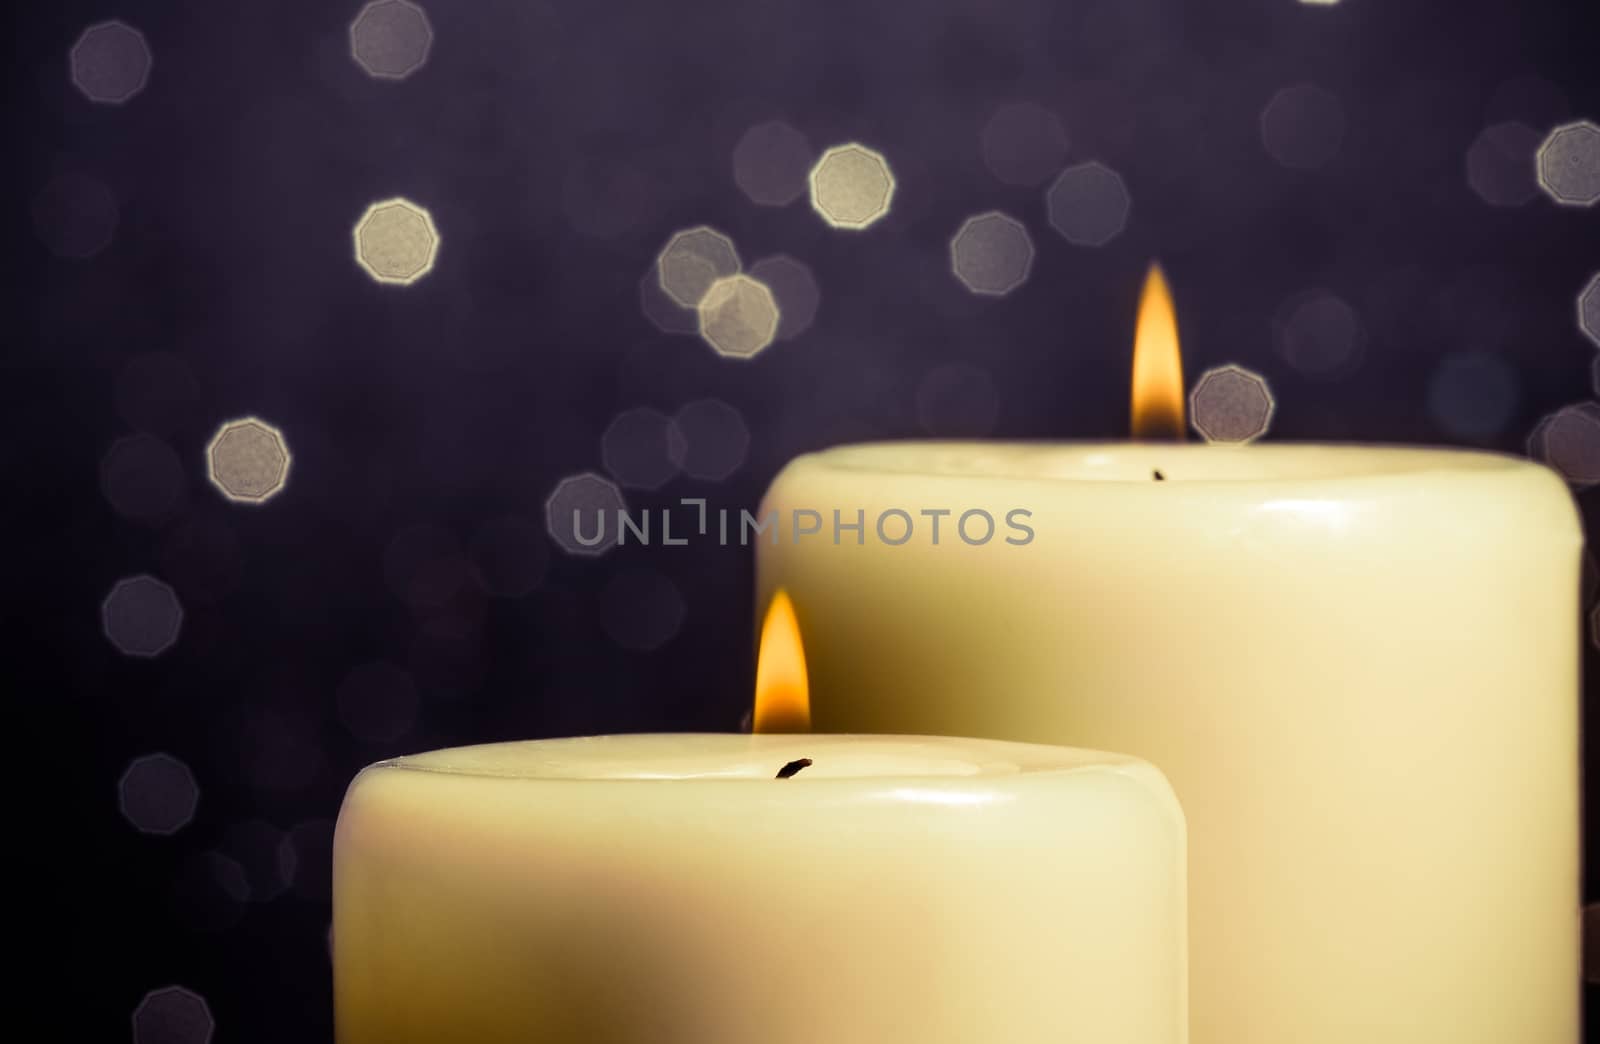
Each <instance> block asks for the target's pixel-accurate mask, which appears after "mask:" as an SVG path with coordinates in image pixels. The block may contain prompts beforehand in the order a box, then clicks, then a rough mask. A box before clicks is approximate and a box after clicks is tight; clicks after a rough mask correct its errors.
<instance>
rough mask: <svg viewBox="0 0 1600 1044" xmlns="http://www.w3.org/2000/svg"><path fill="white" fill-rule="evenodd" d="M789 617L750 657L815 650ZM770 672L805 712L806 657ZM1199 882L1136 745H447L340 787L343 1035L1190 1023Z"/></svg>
mask: <svg viewBox="0 0 1600 1044" xmlns="http://www.w3.org/2000/svg"><path fill="white" fill-rule="evenodd" d="M790 619H791V621H792V618H790ZM788 626H789V627H790V628H791V630H790V631H789V632H788V637H787V638H786V639H785V640H787V641H789V642H790V643H791V648H789V649H787V650H785V651H780V652H776V653H774V654H772V656H771V657H770V658H769V656H768V655H763V657H762V662H763V663H770V662H777V663H778V664H780V665H782V664H789V665H791V668H792V666H793V665H794V664H796V663H803V660H802V658H801V656H800V655H799V653H798V646H797V645H794V644H793V643H794V642H796V641H797V639H796V638H795V637H794V635H793V632H792V622H791V623H790V624H789V625H788ZM780 637H782V635H780ZM775 640H776V639H775ZM763 679H764V680H763V685H765V686H767V687H768V690H769V691H772V692H780V693H782V694H783V696H782V698H783V699H784V700H785V701H786V702H788V703H789V712H788V713H789V715H790V718H789V720H791V721H797V723H803V721H801V720H800V719H796V718H795V715H796V714H797V713H798V714H800V715H801V718H802V719H803V711H802V710H797V708H795V707H794V706H793V703H792V699H793V697H794V696H795V694H796V692H797V690H803V688H804V675H803V672H802V673H801V674H800V675H799V677H798V678H797V677H796V675H795V674H794V672H793V670H792V669H791V670H788V671H784V670H771V669H769V670H767V671H765V672H764V673H763ZM759 702H761V701H760V700H759V699H758V703H759ZM1184 903H1185V886H1184V828H1183V817H1182V813H1181V812H1180V811H1179V809H1178V806H1177V802H1176V799H1175V798H1174V797H1173V795H1172V792H1171V789H1170V788H1169V787H1168V785H1167V783H1166V781H1165V779H1164V778H1163V777H1162V776H1161V774H1160V773H1159V772H1158V771H1156V770H1155V769H1153V768H1151V767H1150V766H1149V765H1148V764H1146V763H1144V762H1141V761H1138V760H1136V759H1132V758H1128V757H1124V756H1120V755H1113V754H1102V753H1097V752H1092V751H1084V750H1071V749H1064V748H1059V747H1047V746H1040V745H1034V744H1019V743H1005V742H999V741H993V740H981V739H980V740H972V739H951V738H936V737H935V738H928V737H904V736H893V737H885V736H821V735H794V734H785V735H751V736H739V735H640V736H607V737H596V738H581V739H564V740H546V741H534V742H522V743H501V744H493V745H489V746H480V747H467V748H460V749H456V750H443V751H435V752H433V753H429V754H420V755H416V756H412V757H404V758H399V759H396V760H393V761H387V762H383V763H380V764H378V765H374V766H372V767H370V768H368V769H366V770H365V771H363V772H362V773H361V774H360V776H358V777H357V779H356V781H355V782H354V783H353V784H352V786H351V788H350V791H349V793H348V795H347V796H346V798H345V803H344V807H343V809H342V810H341V812H340V816H339V824H338V831H337V835H336V840H335V859H334V932H333V939H334V983H335V1010H336V1024H337V1036H338V1040H339V1041H340V1044H377V1042H382V1044H407V1042H417V1044H422V1042H427V1044H437V1042H439V1041H446V1040H448V1041H472V1042H473V1044H500V1042H506V1044H511V1042H516V1044H526V1042H528V1041H535V1040H537V1041H540V1042H543V1044H644V1042H649V1044H755V1042H761V1044H817V1042H823V1041H826V1042H828V1044H883V1042H885V1041H916V1042H918V1044H975V1042H980V1041H997V1042H999V1041H1003V1042H1006V1044H1060V1042H1062V1041H1075V1040H1084V1041H1091V1040H1092V1041H1095V1042H1096V1044H1183V1042H1185V1041H1187V1039H1188V1031H1187V1024H1186V1020H1187V1011H1186V1007H1185V1005H1186V996H1185V994H1186V947H1185V941H1184V934H1185V923H1186V922H1185V912H1184Z"/></svg>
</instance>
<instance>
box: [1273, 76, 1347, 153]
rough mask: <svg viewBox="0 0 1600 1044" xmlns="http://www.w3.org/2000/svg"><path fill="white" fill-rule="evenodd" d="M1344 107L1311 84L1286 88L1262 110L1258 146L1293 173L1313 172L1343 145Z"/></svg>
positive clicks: (1331, 96)
mask: <svg viewBox="0 0 1600 1044" xmlns="http://www.w3.org/2000/svg"><path fill="white" fill-rule="evenodd" d="M1344 130H1345V119H1344V106H1342V105H1340V104H1339V99H1338V98H1336V97H1334V95H1333V94H1332V93H1330V92H1328V91H1326V90H1324V89H1323V88H1321V87H1318V86H1317V85H1315V84H1311V83H1299V84H1295V85H1294V86H1292V87H1285V88H1283V89H1282V90H1280V91H1279V92H1278V93H1277V94H1274V95H1273V96H1272V100H1271V101H1269V102H1267V106H1266V108H1264V109H1262V110H1261V145H1262V147H1263V148H1265V149H1266V150H1267V154H1268V155H1270V156H1271V157H1272V158H1273V159H1275V160H1277V161H1278V163H1279V164H1280V165H1282V166H1285V167H1288V168H1290V169H1292V170H1315V169H1316V168H1318V167H1321V166H1325V165H1326V164H1327V163H1328V162H1329V161H1330V160H1332V159H1333V158H1334V157H1335V156H1337V155H1338V154H1339V146H1340V145H1342V144H1343V143H1344Z"/></svg>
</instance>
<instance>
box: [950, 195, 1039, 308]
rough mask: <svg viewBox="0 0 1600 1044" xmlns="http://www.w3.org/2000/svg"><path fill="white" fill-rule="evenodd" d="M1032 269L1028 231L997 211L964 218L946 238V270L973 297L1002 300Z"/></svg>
mask: <svg viewBox="0 0 1600 1044" xmlns="http://www.w3.org/2000/svg"><path fill="white" fill-rule="evenodd" d="M1032 268H1033V239H1032V237H1030V236H1029V235H1028V229H1027V228H1026V226H1024V225H1023V224H1022V222H1020V221H1018V220H1017V219H1016V218H1014V217H1011V216H1010V215H1009V214H1002V213H1000V212H999V211H998V210H991V211H989V212H988V213H986V214H977V215H974V216H973V217H969V218H967V220H966V221H964V222H962V224H961V228H960V229H958V230H957V231H956V234H955V235H954V236H953V237H951V239H950V270H951V271H952V272H954V273H955V276H956V278H957V279H959V280H960V281H961V285H962V286H964V287H966V288H967V289H968V290H970V291H971V292H973V293H975V294H982V295H985V296H988V297H1003V296H1005V295H1006V294H1009V293H1011V291H1013V290H1015V289H1016V288H1017V287H1019V286H1021V285H1022V284H1023V283H1025V282H1027V281H1028V273H1029V271H1030V270H1031V269H1032Z"/></svg>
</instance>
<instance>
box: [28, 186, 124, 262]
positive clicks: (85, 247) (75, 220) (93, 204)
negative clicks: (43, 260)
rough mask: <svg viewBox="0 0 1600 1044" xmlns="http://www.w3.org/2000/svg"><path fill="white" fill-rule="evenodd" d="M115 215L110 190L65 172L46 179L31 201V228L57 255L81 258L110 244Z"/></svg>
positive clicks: (116, 214)
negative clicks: (47, 180)
mask: <svg viewBox="0 0 1600 1044" xmlns="http://www.w3.org/2000/svg"><path fill="white" fill-rule="evenodd" d="M118 217H119V214H118V210H117V201H116V200H115V199H114V198H112V195H111V190H110V189H108V188H106V186H105V185H104V184H102V183H101V182H99V181H97V180H96V179H94V178H91V177H88V176H87V175H84V174H77V173H72V172H68V173H65V174H58V175H56V176H55V177H54V178H51V179H50V182H49V183H48V184H47V185H45V187H44V188H42V189H40V190H39V194H38V195H37V196H35V197H34V200H33V227H34V231H36V232H37V233H38V234H39V241H40V242H42V243H43V244H44V245H45V248H46V249H48V250H49V251H50V252H51V253H52V254H54V255H56V256H57V257H63V258H68V259H71V260H74V261H81V260H84V259H85V258H90V257H93V256H94V255H96V254H98V253H100V251H102V250H104V249H105V248H106V247H108V246H110V245H111V238H112V236H113V235H115V234H116V231H117V220H118Z"/></svg>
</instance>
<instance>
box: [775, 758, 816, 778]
mask: <svg viewBox="0 0 1600 1044" xmlns="http://www.w3.org/2000/svg"><path fill="white" fill-rule="evenodd" d="M809 764H811V759H810V758H797V759H795V760H794V761H791V762H789V764H787V765H785V766H783V768H781V769H779V770H778V778H779V779H788V778H789V777H790V776H793V775H794V774H795V773H797V772H799V771H800V770H801V769H803V768H805V767H806V766H807V765H809Z"/></svg>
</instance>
